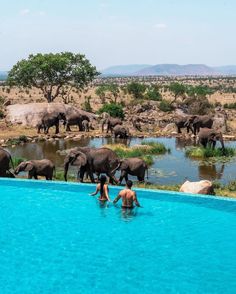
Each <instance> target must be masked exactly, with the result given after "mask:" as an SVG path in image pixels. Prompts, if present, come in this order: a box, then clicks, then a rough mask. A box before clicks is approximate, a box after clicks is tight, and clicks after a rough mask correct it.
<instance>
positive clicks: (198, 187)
mask: <svg viewBox="0 0 236 294" xmlns="http://www.w3.org/2000/svg"><path fill="white" fill-rule="evenodd" d="M179 191H180V192H183V193H191V194H205V195H214V188H213V185H212V182H210V181H207V180H202V181H199V182H190V181H186V182H185V183H183V185H182V186H181V187H180V190H179Z"/></svg>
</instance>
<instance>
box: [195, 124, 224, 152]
mask: <svg viewBox="0 0 236 294" xmlns="http://www.w3.org/2000/svg"><path fill="white" fill-rule="evenodd" d="M216 141H219V142H220V143H221V147H222V149H224V148H225V146H224V140H223V135H222V133H221V132H218V131H216V130H213V129H209V128H202V129H201V130H200V131H199V133H198V143H200V144H201V145H202V146H203V147H204V148H206V147H207V145H209V146H210V147H211V148H213V149H214V148H215V145H216Z"/></svg>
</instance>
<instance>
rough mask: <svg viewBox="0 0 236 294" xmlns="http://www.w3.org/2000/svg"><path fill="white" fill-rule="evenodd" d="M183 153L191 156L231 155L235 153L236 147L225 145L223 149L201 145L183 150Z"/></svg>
mask: <svg viewBox="0 0 236 294" xmlns="http://www.w3.org/2000/svg"><path fill="white" fill-rule="evenodd" d="M185 155H186V156H187V157H192V158H199V159H202V158H212V157H216V158H220V157H233V156H235V155H236V149H234V148H231V147H227V148H225V149H222V148H215V149H212V148H209V147H207V148H203V147H191V148H188V149H187V150H186V151H185Z"/></svg>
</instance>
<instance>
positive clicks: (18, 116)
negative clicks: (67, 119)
mask: <svg viewBox="0 0 236 294" xmlns="http://www.w3.org/2000/svg"><path fill="white" fill-rule="evenodd" d="M51 112H58V113H59V112H62V113H64V114H66V115H68V114H73V113H77V112H80V113H82V114H86V115H87V116H88V117H89V118H90V119H91V120H92V119H96V118H97V117H98V116H97V115H95V114H93V113H89V112H86V111H84V110H81V109H78V108H76V107H74V106H72V105H67V104H64V103H28V104H14V105H9V106H7V107H6V122H7V123H12V124H22V125H25V126H32V127H36V126H37V124H38V123H40V122H41V119H42V117H43V116H44V115H45V114H46V113H51Z"/></svg>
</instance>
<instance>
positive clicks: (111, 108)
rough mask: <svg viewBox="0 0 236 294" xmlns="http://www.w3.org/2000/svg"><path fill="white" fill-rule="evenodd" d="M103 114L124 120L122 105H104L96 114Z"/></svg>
mask: <svg viewBox="0 0 236 294" xmlns="http://www.w3.org/2000/svg"><path fill="white" fill-rule="evenodd" d="M103 112H107V113H109V115H110V116H112V117H119V118H124V117H125V115H124V111H123V107H122V105H120V104H116V103H106V104H104V105H103V106H102V107H101V108H100V109H99V110H98V114H101V113H103Z"/></svg>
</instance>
